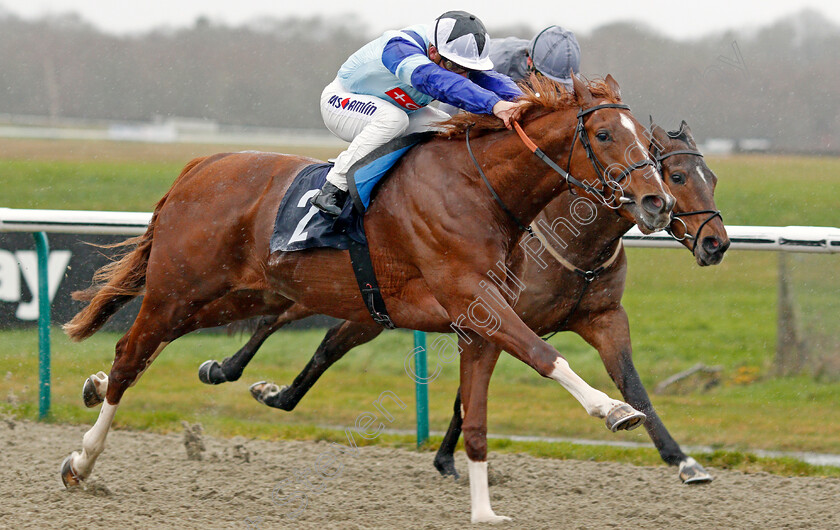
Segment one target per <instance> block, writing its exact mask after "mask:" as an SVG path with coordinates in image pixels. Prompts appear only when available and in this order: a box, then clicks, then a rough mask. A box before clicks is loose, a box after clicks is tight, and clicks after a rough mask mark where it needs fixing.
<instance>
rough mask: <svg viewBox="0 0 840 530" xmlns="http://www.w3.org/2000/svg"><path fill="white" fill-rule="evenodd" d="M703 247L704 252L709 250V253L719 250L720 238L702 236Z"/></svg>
mask: <svg viewBox="0 0 840 530" xmlns="http://www.w3.org/2000/svg"><path fill="white" fill-rule="evenodd" d="M703 248H704V249H706V252H709V253H710V254H714V253H716V252H719V251H720V250H721V242H720V239H718V238H717V237H714V236H710V237H704V238H703Z"/></svg>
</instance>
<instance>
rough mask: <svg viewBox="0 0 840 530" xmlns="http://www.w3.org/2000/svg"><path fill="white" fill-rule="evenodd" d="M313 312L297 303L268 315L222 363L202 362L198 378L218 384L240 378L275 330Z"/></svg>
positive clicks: (211, 383)
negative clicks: (249, 336)
mask: <svg viewBox="0 0 840 530" xmlns="http://www.w3.org/2000/svg"><path fill="white" fill-rule="evenodd" d="M313 314H315V313H313V312H312V311H310V310H309V309H307V308H305V307H303V306H301V305H298V304H295V305H293V306H292V307H290V308H289V309H287V310H286V311H284V312H283V313H282V314H281V315H280V316H266V317H262V318H261V319H260V322H259V324H258V325H257V329H256V330H254V333H253V334H252V335H251V338H250V339H248V342H247V343H245V345H244V346H242V347H241V348H239V350H238V351H237V352H236V353H234V354H233V355H232V356H231V357H227V358H226V359H224V360H223V361H222V362H221V363H220V362H218V361H215V360H212V359H211V360H208V361H204V362H203V363H201V366H199V367H198V378H199V380H201V382H202V383H205V384H208V385H218V384H221V383H230V382H233V381H237V380H239V378H240V377H242V372H243V371H244V370H245V367H246V366H248V363H250V362H251V360H252V359H253V358H254V355H256V354H257V351H258V350H259V349H260V347H261V346H262V345H263V343H264V342H265V340H266V339H267V338H268V337H270V336H271V335H272V334H273V333H274V332H275V331H277V330H278V329H280V328H282V327H283V326H285V325H286V324H288V323H289V322H294V321H295V320H300V319H302V318H306V317H308V316H312V315H313Z"/></svg>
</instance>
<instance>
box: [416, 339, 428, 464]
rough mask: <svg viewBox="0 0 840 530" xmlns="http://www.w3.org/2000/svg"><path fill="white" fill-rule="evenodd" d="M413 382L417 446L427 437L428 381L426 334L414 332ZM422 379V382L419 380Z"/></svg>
mask: <svg viewBox="0 0 840 530" xmlns="http://www.w3.org/2000/svg"><path fill="white" fill-rule="evenodd" d="M414 373H415V375H416V379H415V382H414V390H415V395H416V397H417V448H418V449H419V448H420V446H421V445H423V444H424V443H425V442H426V440H428V439H429V383H428V382H427V379H428V377H429V375H428V367H427V365H426V334H425V333H424V332H422V331H415V332H414ZM421 381H422V382H421Z"/></svg>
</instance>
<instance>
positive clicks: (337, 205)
mask: <svg viewBox="0 0 840 530" xmlns="http://www.w3.org/2000/svg"><path fill="white" fill-rule="evenodd" d="M348 195H349V194H348V193H347V192H346V191H344V190H342V189H340V188H338V187H336V186H335V185H334V184H333V183H332V182H330V181H327V182H326V183H325V184H324V187H322V188H321V191H319V192H318V194H317V195H315V196H314V197H312V206H314V207H316V208H318V209H319V210H321V211H322V212H324V213H325V214H327V215H332V216H333V217H338V215H339V214H340V213H341V210H342V209H343V208H344V203H345V202H346V201H347V196H348Z"/></svg>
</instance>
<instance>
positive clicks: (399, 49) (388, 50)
mask: <svg viewBox="0 0 840 530" xmlns="http://www.w3.org/2000/svg"><path fill="white" fill-rule="evenodd" d="M423 63H429V64H434V63H432V61H430V60H429V58H428V57H426V50H424V49H423V48H421V47H420V46H418V45H417V43H416V42H413V41H410V40H406V39H404V38H402V37H394V38H393V39H391V40H389V41H388V43H387V44H385V48H384V49H383V50H382V64H383V65H385V68H387V69H388V71H389V72H391V73H392V74H394V75H395V76H397V77H399V78H400V80H401V81H403V82H404V83H409V84H410V76H411V72H410V70H413V69H414V68H415V67H417V66H419V65H420V64H423ZM406 70H409V71H408V72H407V73H406V72H405V71H406ZM404 77H408V78H407V79H404Z"/></svg>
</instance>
